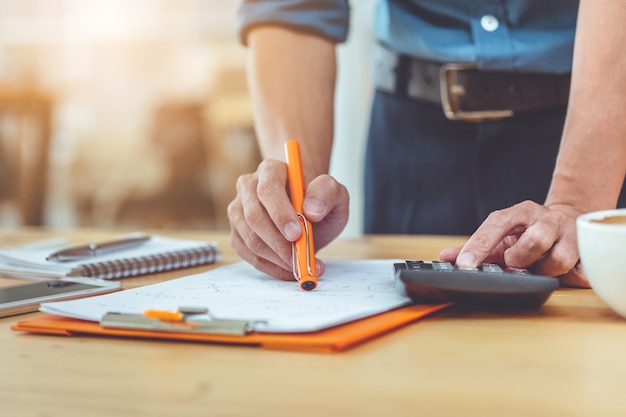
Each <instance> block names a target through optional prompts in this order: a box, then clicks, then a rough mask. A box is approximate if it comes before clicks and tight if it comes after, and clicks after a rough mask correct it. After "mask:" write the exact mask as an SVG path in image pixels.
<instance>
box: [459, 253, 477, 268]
mask: <svg viewBox="0 0 626 417" xmlns="http://www.w3.org/2000/svg"><path fill="white" fill-rule="evenodd" d="M456 264H457V265H459V266H466V267H471V268H474V267H476V256H475V255H474V254H473V253H469V252H464V253H461V254H459V256H458V257H457V258H456Z"/></svg>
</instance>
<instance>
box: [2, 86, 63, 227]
mask: <svg viewBox="0 0 626 417" xmlns="http://www.w3.org/2000/svg"><path fill="white" fill-rule="evenodd" d="M51 125H52V99H51V97H50V96H48V95H47V94H45V93H42V92H41V91H39V90H37V89H36V88H33V87H21V86H20V87H14V86H5V85H2V84H0V202H1V203H4V204H10V205H12V206H13V207H14V208H15V211H16V212H17V214H18V217H19V219H18V222H19V223H21V224H22V225H26V226H40V225H43V224H44V221H45V206H46V196H47V195H46V194H47V182H48V167H49V159H50V158H49V153H50V138H51V131H52V129H51Z"/></svg>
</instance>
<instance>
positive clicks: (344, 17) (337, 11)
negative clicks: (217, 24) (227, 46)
mask: <svg viewBox="0 0 626 417" xmlns="http://www.w3.org/2000/svg"><path fill="white" fill-rule="evenodd" d="M349 21H350V8H349V6H348V0H245V1H243V2H242V4H241V6H240V7H239V10H238V12H237V26H238V27H237V32H238V35H239V40H240V41H241V43H242V44H244V45H246V44H247V38H248V33H249V32H250V31H251V30H252V29H253V28H254V27H256V26H261V25H277V26H283V27H286V28H289V29H293V30H296V31H300V32H306V33H311V34H314V35H318V36H322V37H324V38H327V39H329V40H331V41H333V42H337V43H339V42H344V41H345V40H346V39H347V37H348V26H349Z"/></svg>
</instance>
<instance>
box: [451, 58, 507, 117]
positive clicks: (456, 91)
mask: <svg viewBox="0 0 626 417" xmlns="http://www.w3.org/2000/svg"><path fill="white" fill-rule="evenodd" d="M477 70H478V67H477V66H476V65H474V64H445V65H443V66H442V67H441V70H440V72H439V85H440V90H441V105H442V107H443V112H444V114H445V115H446V117H447V118H448V119H450V120H463V121H466V122H483V121H487V120H498V119H504V118H507V117H511V116H513V110H477V111H467V110H461V103H460V98H461V96H463V95H465V94H466V90H465V86H464V85H463V84H461V83H459V81H458V78H457V74H458V73H459V72H463V71H477Z"/></svg>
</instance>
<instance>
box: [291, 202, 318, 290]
mask: <svg viewBox="0 0 626 417" xmlns="http://www.w3.org/2000/svg"><path fill="white" fill-rule="evenodd" d="M296 214H297V215H298V217H300V219H301V220H302V223H304V237H305V238H306V267H307V270H308V271H307V272H308V273H309V275H313V267H312V266H311V239H309V222H308V220H307V219H306V217H304V215H303V214H301V213H296ZM291 265H292V269H293V277H294V278H295V279H296V281H300V276H301V275H302V274H301V271H300V270H299V268H298V266H299V265H298V257H297V256H296V243H295V242H292V243H291Z"/></svg>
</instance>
